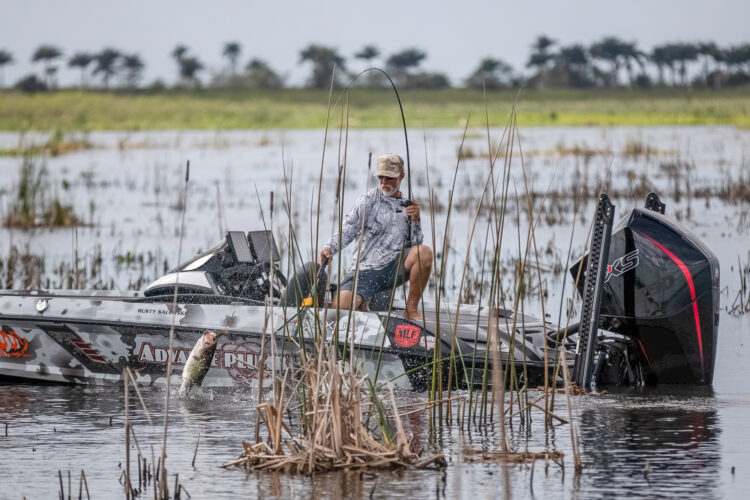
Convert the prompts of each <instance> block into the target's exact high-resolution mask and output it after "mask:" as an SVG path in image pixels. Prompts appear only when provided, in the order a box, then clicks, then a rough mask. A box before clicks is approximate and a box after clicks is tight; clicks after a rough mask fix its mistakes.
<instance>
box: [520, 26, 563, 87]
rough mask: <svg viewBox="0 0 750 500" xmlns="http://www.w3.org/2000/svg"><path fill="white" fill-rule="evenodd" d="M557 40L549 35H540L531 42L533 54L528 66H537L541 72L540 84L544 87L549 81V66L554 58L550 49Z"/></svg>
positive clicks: (539, 72)
mask: <svg viewBox="0 0 750 500" xmlns="http://www.w3.org/2000/svg"><path fill="white" fill-rule="evenodd" d="M555 43H556V42H555V41H554V40H552V39H551V38H549V37H548V36H547V35H539V36H538V37H536V40H534V43H532V44H531V50H532V52H531V55H530V56H529V60H528V62H527V63H526V67H527V68H531V67H536V68H537V73H538V74H539V77H540V79H539V86H540V87H544V86H545V84H546V83H547V66H548V65H549V63H550V61H552V59H553V55H552V54H551V53H550V51H549V49H550V47H552V46H553V45H554V44H555Z"/></svg>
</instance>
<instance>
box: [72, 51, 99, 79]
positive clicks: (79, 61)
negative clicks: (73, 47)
mask: <svg viewBox="0 0 750 500" xmlns="http://www.w3.org/2000/svg"><path fill="white" fill-rule="evenodd" d="M94 59H95V57H94V56H93V55H92V54H88V53H86V52H77V53H76V54H75V55H74V56H73V57H71V58H70V60H68V66H69V67H71V68H80V70H81V88H83V87H84V86H85V84H86V68H87V67H88V65H89V64H91V63H92V61H94Z"/></svg>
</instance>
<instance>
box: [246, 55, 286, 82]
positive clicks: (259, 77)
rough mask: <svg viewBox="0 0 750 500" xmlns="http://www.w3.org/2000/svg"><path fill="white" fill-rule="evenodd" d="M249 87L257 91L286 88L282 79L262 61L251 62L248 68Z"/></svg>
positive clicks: (254, 60)
mask: <svg viewBox="0 0 750 500" xmlns="http://www.w3.org/2000/svg"><path fill="white" fill-rule="evenodd" d="M246 70H247V81H248V85H249V86H250V87H252V88H256V89H280V88H282V87H284V82H283V81H282V79H281V77H280V76H279V75H278V74H277V73H276V72H275V71H274V70H273V69H271V67H270V66H269V65H268V64H267V63H266V62H265V61H261V60H260V59H253V60H251V61H250V62H249V63H248V64H247V67H246Z"/></svg>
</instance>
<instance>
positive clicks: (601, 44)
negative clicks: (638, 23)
mask: <svg viewBox="0 0 750 500" xmlns="http://www.w3.org/2000/svg"><path fill="white" fill-rule="evenodd" d="M625 46H626V44H625V42H623V41H621V40H620V39H619V38H616V37H613V36H607V37H604V38H602V39H601V40H600V41H598V42H596V43H594V44H592V45H591V47H590V48H589V52H590V53H591V57H593V58H594V59H601V60H603V61H605V62H608V63H609V64H610V72H609V86H610V87H613V88H614V87H616V86H617V74H618V73H619V72H620V64H621V63H622V60H623V59H624V57H625V52H626V47H625Z"/></svg>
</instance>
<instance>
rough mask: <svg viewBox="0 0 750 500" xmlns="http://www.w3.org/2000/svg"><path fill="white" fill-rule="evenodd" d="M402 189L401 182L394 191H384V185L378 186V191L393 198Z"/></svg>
mask: <svg viewBox="0 0 750 500" xmlns="http://www.w3.org/2000/svg"><path fill="white" fill-rule="evenodd" d="M400 187H401V181H399V183H398V184H396V187H394V188H393V189H389V190H387V191H386V190H385V189H383V185H382V184H378V189H380V192H381V193H383V195H384V196H393V195H394V194H396V193H398V189H399V188H400Z"/></svg>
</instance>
